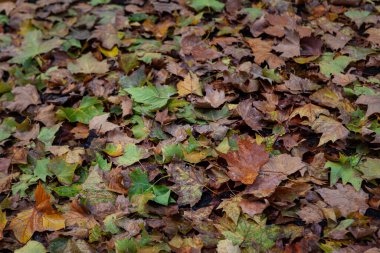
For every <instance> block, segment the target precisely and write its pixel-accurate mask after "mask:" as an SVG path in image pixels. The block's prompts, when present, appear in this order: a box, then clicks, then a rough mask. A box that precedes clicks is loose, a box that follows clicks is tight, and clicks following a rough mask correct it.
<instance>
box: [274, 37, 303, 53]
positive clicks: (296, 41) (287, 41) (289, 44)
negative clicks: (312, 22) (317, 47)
mask: <svg viewBox="0 0 380 253" xmlns="http://www.w3.org/2000/svg"><path fill="white" fill-rule="evenodd" d="M273 49H274V50H275V51H277V52H281V53H282V54H281V56H282V57H285V58H291V57H295V56H299V55H300V53H301V48H300V37H299V35H298V33H297V32H296V31H291V30H288V31H286V36H285V38H284V39H283V40H282V41H281V42H280V43H279V44H278V45H276V46H274V47H273Z"/></svg>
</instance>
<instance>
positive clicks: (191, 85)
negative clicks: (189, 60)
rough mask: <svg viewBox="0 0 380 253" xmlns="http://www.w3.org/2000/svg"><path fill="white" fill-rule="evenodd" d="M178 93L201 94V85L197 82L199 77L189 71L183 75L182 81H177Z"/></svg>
mask: <svg viewBox="0 0 380 253" xmlns="http://www.w3.org/2000/svg"><path fill="white" fill-rule="evenodd" d="M177 90H178V94H179V95H180V96H181V97H182V96H186V95H189V94H196V95H198V96H202V95H203V94H202V87H201V84H200V83H199V78H198V77H197V76H196V75H195V74H193V73H189V74H187V76H185V79H184V80H183V81H179V82H178V83H177Z"/></svg>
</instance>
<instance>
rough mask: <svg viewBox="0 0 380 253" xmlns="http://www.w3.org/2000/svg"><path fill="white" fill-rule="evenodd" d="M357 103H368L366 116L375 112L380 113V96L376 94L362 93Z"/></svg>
mask: <svg viewBox="0 0 380 253" xmlns="http://www.w3.org/2000/svg"><path fill="white" fill-rule="evenodd" d="M356 103H357V104H359V105H367V106H368V107H367V112H366V114H365V116H366V117H369V116H371V115H372V114H374V113H380V97H379V96H376V95H361V96H360V97H359V98H358V99H357V100H356Z"/></svg>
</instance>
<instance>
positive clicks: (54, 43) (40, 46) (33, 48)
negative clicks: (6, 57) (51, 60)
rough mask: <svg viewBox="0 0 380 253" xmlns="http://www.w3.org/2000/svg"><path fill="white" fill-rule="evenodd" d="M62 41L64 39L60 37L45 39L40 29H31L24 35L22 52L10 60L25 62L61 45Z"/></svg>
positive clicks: (11, 61)
mask: <svg viewBox="0 0 380 253" xmlns="http://www.w3.org/2000/svg"><path fill="white" fill-rule="evenodd" d="M62 43H63V41H62V40H60V39H58V38H53V39H50V40H45V41H44V40H43V34H42V32H41V31H40V30H33V31H30V32H28V33H27V34H26V35H25V37H24V40H23V42H22V45H21V50H20V52H19V53H18V54H17V55H16V56H15V57H13V58H12V59H11V60H10V61H9V62H10V63H19V64H23V63H24V62H25V61H26V60H28V59H30V58H33V57H35V56H37V55H39V54H43V53H47V52H49V51H51V50H53V49H54V48H57V47H59V46H61V45H62Z"/></svg>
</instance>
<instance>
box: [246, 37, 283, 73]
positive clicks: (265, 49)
mask: <svg viewBox="0 0 380 253" xmlns="http://www.w3.org/2000/svg"><path fill="white" fill-rule="evenodd" d="M246 42H247V43H248V45H249V46H250V47H251V49H252V52H253V56H255V62H256V63H257V64H261V63H263V62H265V61H266V62H267V63H268V65H269V67H270V68H271V69H275V68H278V67H280V66H282V65H285V62H284V60H282V59H281V58H279V57H278V56H277V55H275V54H272V53H271V51H272V44H273V42H272V41H269V40H261V39H259V38H257V39H246Z"/></svg>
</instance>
